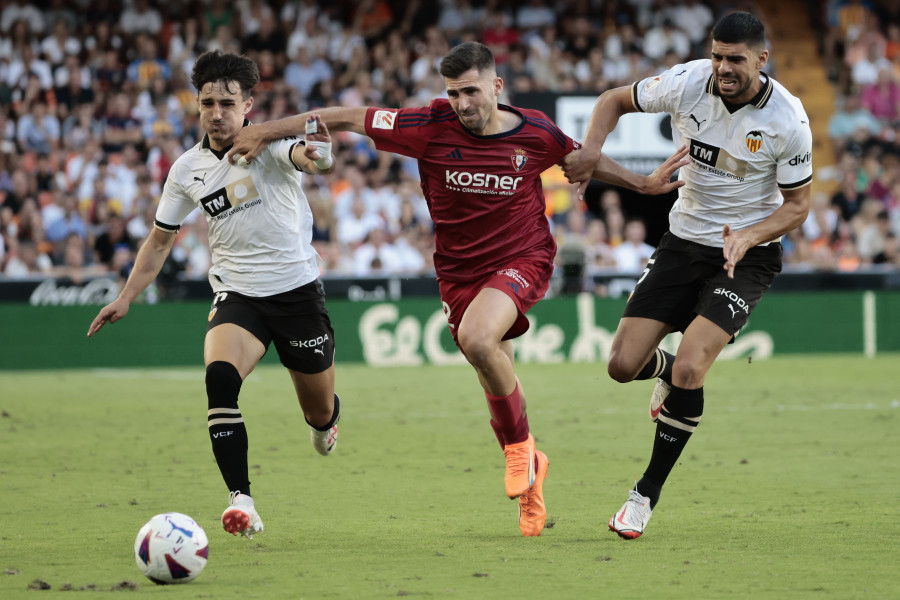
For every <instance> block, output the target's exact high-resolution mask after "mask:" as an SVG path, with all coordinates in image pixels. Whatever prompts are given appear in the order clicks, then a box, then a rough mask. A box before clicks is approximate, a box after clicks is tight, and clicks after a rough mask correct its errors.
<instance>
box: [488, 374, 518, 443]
mask: <svg viewBox="0 0 900 600" xmlns="http://www.w3.org/2000/svg"><path fill="white" fill-rule="evenodd" d="M484 395H485V396H486V397H487V403H488V408H489V409H490V411H491V417H492V418H491V427H493V428H494V433H496V434H497V440H498V441H499V442H500V443H501V445H507V444H518V443H520V442H524V441H525V440H527V439H528V417H526V416H525V415H524V414H522V397H521V396H520V395H519V384H518V383H517V384H516V389H514V390H513V391H512V394H510V395H509V396H493V395H491V394H489V393H487V392H485V393H484Z"/></svg>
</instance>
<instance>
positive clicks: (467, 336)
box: [456, 328, 497, 367]
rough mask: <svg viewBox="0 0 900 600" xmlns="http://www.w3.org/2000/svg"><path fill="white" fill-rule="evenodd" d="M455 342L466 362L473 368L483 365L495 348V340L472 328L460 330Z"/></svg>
mask: <svg viewBox="0 0 900 600" xmlns="http://www.w3.org/2000/svg"><path fill="white" fill-rule="evenodd" d="M456 340H457V341H458V342H459V347H460V348H461V349H462V351H463V353H464V354H465V355H466V358H467V359H468V361H469V362H470V363H472V365H474V366H475V367H478V366H479V365H481V364H485V363H486V362H487V360H488V358H489V356H490V355H491V353H492V352H493V351H494V350H495V349H496V347H497V342H496V340H494V339H492V338H491V337H490V336H489V335H486V334H485V332H484V331H479V330H477V329H472V328H468V329H461V330H460V332H459V334H457V337H456Z"/></svg>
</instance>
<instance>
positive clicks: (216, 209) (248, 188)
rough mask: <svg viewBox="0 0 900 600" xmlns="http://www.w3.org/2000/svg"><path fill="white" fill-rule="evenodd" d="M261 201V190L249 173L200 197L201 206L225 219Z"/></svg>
mask: <svg viewBox="0 0 900 600" xmlns="http://www.w3.org/2000/svg"><path fill="white" fill-rule="evenodd" d="M261 202H262V200H261V199H260V197H259V190H258V189H256V184H255V183H253V178H252V177H250V176H249V175H248V176H247V177H244V178H243V179H239V180H238V181H235V182H232V183H229V184H228V185H226V186H225V187H223V188H219V189H218V190H216V191H215V192H213V193H212V194H210V195H208V196H204V197H203V198H200V206H202V207H203V210H205V211H206V214H208V215H209V216H210V217H213V218H215V219H224V218H225V217H227V216H228V215H231V214H234V213H237V212H240V211H242V210H244V209H245V208H250V207H251V206H256V205H257V204H260V203H261Z"/></svg>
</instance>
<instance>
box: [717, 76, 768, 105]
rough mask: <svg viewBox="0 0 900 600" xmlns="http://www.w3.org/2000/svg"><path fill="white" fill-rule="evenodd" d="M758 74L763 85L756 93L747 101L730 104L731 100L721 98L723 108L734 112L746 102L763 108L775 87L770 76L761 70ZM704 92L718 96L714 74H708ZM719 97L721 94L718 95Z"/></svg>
mask: <svg viewBox="0 0 900 600" xmlns="http://www.w3.org/2000/svg"><path fill="white" fill-rule="evenodd" d="M759 74H760V75H762V76H763V78H764V80H765V81H763V85H762V87H761V88H760V90H759V91H758V92H757V93H756V95H755V96H753V97H752V98H750V100H748V101H747V102H744V103H742V104H732V103H731V102H728V101H726V100H725V99H724V98H722V104H724V105H725V108H727V109H728V112H730V113H734V112H736V111H738V110H739V109H741V108H743V107H745V106H747V105H748V104H749V105H751V106H755V107H756V108H763V107H764V106H765V105H766V103H767V102H768V101H769V98H771V97H772V89H773V88H774V87H775V86H774V84H773V83H772V78H771V77H769V75H768V74H767V73H765V72H763V71H760V72H759ZM706 93H707V94H712V95H713V96H719V86H717V85H716V76H715V74H712V75H710V76H709V79H708V80H707V82H706ZM719 97H720V98H721V96H719Z"/></svg>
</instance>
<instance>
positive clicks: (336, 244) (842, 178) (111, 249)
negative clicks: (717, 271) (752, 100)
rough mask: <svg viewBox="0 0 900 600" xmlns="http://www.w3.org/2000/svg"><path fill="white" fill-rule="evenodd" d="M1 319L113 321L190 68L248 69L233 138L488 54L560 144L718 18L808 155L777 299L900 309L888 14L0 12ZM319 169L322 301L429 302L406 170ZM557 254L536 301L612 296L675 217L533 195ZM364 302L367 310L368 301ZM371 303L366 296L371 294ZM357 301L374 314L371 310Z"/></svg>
mask: <svg viewBox="0 0 900 600" xmlns="http://www.w3.org/2000/svg"><path fill="white" fill-rule="evenodd" d="M0 6H2V10H0V109H2V110H0V299H2V300H5V301H7V302H9V301H13V302H16V301H26V302H27V301H30V302H31V303H32V304H98V303H102V302H105V301H108V300H110V299H112V298H113V297H115V293H116V292H117V289H118V286H119V285H121V283H122V282H123V281H124V278H125V277H127V275H128V273H129V272H130V269H131V267H132V264H133V261H134V258H135V254H136V251H137V249H138V248H139V246H140V244H141V242H142V240H143V238H144V237H145V236H146V235H147V233H148V231H149V228H150V227H151V226H152V221H153V217H154V214H155V210H156V203H157V201H158V198H159V195H160V191H161V188H162V185H163V183H164V182H165V179H166V175H167V173H168V170H169V168H170V167H171V165H172V163H173V161H174V160H175V159H176V158H177V157H178V156H179V155H180V154H181V153H182V152H183V151H184V150H185V149H187V148H190V147H191V146H193V145H194V144H196V143H197V142H198V141H199V139H200V137H201V136H202V132H201V131H200V130H199V124H198V119H197V106H196V100H195V96H196V90H194V89H193V88H192V87H191V84H190V82H189V78H190V76H189V75H190V71H191V68H192V66H193V62H194V60H195V59H196V57H197V56H198V55H199V54H200V53H202V52H204V51H206V50H213V49H221V50H224V51H228V52H236V53H244V54H247V55H248V56H250V57H252V58H253V59H254V60H256V62H257V63H258V64H259V67H260V72H261V81H260V83H259V85H258V86H257V87H256V89H255V91H254V97H255V103H254V108H253V112H252V113H251V115H250V118H251V120H252V121H255V122H261V121H267V120H270V119H277V118H281V117H285V116H289V115H292V114H296V113H299V112H303V111H306V110H310V109H315V108H319V107H326V106H334V105H340V106H366V105H375V106H385V107H402V106H422V105H426V104H427V103H428V102H429V101H430V100H432V99H433V98H436V97H440V96H443V95H444V87H443V81H442V78H441V77H440V75H439V73H438V71H437V65H438V63H439V61H440V59H441V57H442V56H443V55H444V54H445V53H446V52H447V50H448V49H449V48H451V47H452V46H454V45H455V44H458V43H460V42H463V41H468V40H477V41H480V42H483V43H485V44H487V45H488V46H490V47H491V48H492V49H493V51H494V53H495V56H496V59H497V66H498V70H499V74H500V76H502V77H503V78H504V80H505V86H506V87H505V92H504V97H503V98H502V99H501V101H503V102H505V103H510V104H515V105H518V106H523V107H530V108H538V109H541V110H543V111H545V112H546V113H547V114H548V115H549V116H550V117H551V118H553V119H554V120H556V122H557V123H558V124H559V125H560V127H561V128H563V130H564V131H565V132H566V133H567V134H569V135H570V136H572V137H574V138H576V139H581V137H583V133H584V126H585V125H586V122H587V118H588V116H589V114H590V110H591V108H592V106H593V103H594V101H595V100H596V97H597V96H598V95H599V94H600V93H602V92H603V91H605V90H607V89H610V88H612V87H616V86H621V85H628V84H630V83H632V82H633V81H635V80H638V79H641V78H644V77H647V76H651V75H654V74H656V73H659V72H661V71H663V70H665V69H667V68H669V67H671V66H673V65H675V64H679V63H683V62H686V61H689V60H693V59H697V58H705V57H707V56H708V55H709V31H710V28H711V26H712V25H713V24H714V23H715V21H716V20H717V19H718V18H720V17H721V16H723V15H724V14H726V13H727V12H729V11H732V10H746V11H749V12H752V13H754V14H756V15H757V16H759V17H760V18H761V19H762V21H763V22H764V23H765V24H766V27H767V31H768V34H769V38H770V39H769V47H770V50H771V59H770V62H769V66H768V68H767V69H766V71H767V72H768V73H769V74H770V75H772V76H773V77H774V78H776V79H777V80H779V81H781V82H782V83H783V84H784V85H786V86H787V88H788V89H789V90H790V91H791V92H792V93H793V94H795V95H797V96H798V97H800V99H801V100H802V101H803V103H804V106H805V108H806V110H807V112H808V114H809V116H810V122H811V126H812V129H813V135H814V140H815V150H814V154H813V162H814V167H815V174H814V183H813V205H812V210H811V212H810V215H809V219H808V220H807V221H806V223H804V224H803V226H802V227H801V228H798V229H797V230H796V231H794V232H792V233H790V234H789V235H787V236H786V237H785V239H784V244H785V263H786V264H785V275H783V276H782V278H779V280H778V283H777V286H781V287H782V288H785V289H829V288H835V287H837V288H852V289H872V288H874V289H879V288H891V287H896V286H900V282H898V277H897V273H898V272H900V242H898V239H900V238H898V234H900V5H898V3H896V2H889V1H888V0H882V1H880V2H879V1H875V0H830V1H812V0H809V1H805V2H804V1H799V0H798V1H796V2H783V1H781V2H779V1H777V0H764V1H760V2H743V1H740V0H734V1H729V0H665V1H659V0H602V1H601V0H557V1H555V2H552V3H550V2H545V1H543V0H517V1H515V2H513V1H507V0H435V1H428V2H423V1H421V0H359V1H349V0H328V1H324V0H238V1H237V2H232V1H227V0H205V1H204V0H198V1H193V2H179V1H177V0H174V1H166V2H162V1H155V0H132V1H125V2H118V1H116V2H113V1H111V0H46V1H42V2H38V1H28V0H8V1H5V2H0ZM630 117H631V116H630V115H629V118H627V119H623V120H622V122H621V123H620V127H619V128H618V129H617V131H616V132H615V134H614V135H612V136H610V140H609V141H608V143H607V145H606V147H605V150H606V151H607V152H608V153H609V154H610V155H612V156H613V157H615V158H617V159H618V160H620V161H621V162H623V163H624V164H626V165H627V166H629V167H630V168H632V169H635V170H638V171H642V172H650V171H651V170H652V169H653V168H655V166H656V165H658V164H659V162H661V161H662V160H663V159H664V158H665V157H666V156H667V155H668V154H670V153H671V152H672V151H673V147H672V144H671V131H670V128H669V124H668V121H667V117H665V116H660V115H634V119H631V118H630ZM335 154H336V156H337V161H338V162H337V168H336V169H335V170H334V172H333V173H332V174H331V175H328V176H324V177H306V178H305V179H304V181H305V186H306V190H305V191H306V194H307V197H308V198H309V202H310V205H311V206H312V209H313V212H314V214H315V231H314V244H315V246H316V249H317V250H318V253H319V256H320V269H321V271H322V275H323V279H324V280H325V284H326V290H328V291H329V294H338V295H339V296H343V297H345V298H350V299H366V298H374V299H378V296H379V294H380V295H381V297H399V296H401V295H406V296H408V295H419V294H421V295H428V294H434V293H436V285H434V279H433V268H432V260H431V253H432V251H433V240H432V237H433V236H432V224H431V221H430V219H429V217H428V212H427V209H426V206H425V201H424V198H423V197H422V192H421V189H420V187H419V180H418V170H417V166H416V164H415V161H412V160H410V159H405V158H403V157H399V156H395V155H392V154H387V153H380V152H376V151H375V150H374V148H373V146H372V144H371V143H370V142H369V141H368V139H367V138H364V137H361V136H356V135H354V134H349V133H348V134H340V135H339V136H337V143H336V144H335ZM544 191H545V197H546V201H547V210H546V214H547V218H548V219H549V220H550V221H551V223H552V228H553V231H554V233H555V235H556V238H557V242H558V245H559V253H558V256H557V272H556V275H555V277H554V285H553V287H552V290H551V294H553V295H567V294H573V293H579V292H587V293H590V294H593V295H596V296H600V297H621V296H622V295H627V293H628V292H629V291H630V289H631V287H633V284H634V281H635V279H636V277H637V275H638V274H639V273H640V271H641V270H642V269H643V266H644V264H645V263H646V260H647V258H648V257H649V256H650V253H652V251H653V246H654V245H655V244H656V243H657V241H658V240H659V237H660V236H661V235H662V233H663V232H664V231H665V230H666V227H667V212H668V209H669V207H670V206H671V204H672V202H673V201H674V196H665V197H649V198H648V197H640V196H637V195H635V194H632V193H630V192H628V191H626V190H622V189H619V188H616V187H612V186H608V185H604V184H601V183H600V182H594V183H592V184H591V186H590V188H589V190H588V194H587V197H586V199H585V201H584V202H579V201H577V200H576V199H575V197H574V193H573V192H574V189H573V188H572V186H569V185H568V184H567V182H566V181H565V178H564V177H563V175H562V173H561V171H559V169H552V170H549V171H547V172H546V173H545V174H544ZM209 266H210V257H209V250H208V245H207V230H206V222H205V219H204V218H202V216H200V215H199V214H198V213H197V212H195V213H194V214H193V215H192V216H191V217H190V218H189V219H188V222H187V223H186V226H185V227H183V228H182V230H181V232H180V233H179V237H178V241H177V244H176V246H175V249H174V251H173V253H172V255H171V258H170V260H169V261H168V262H167V264H166V266H165V268H164V270H163V272H162V273H161V275H160V278H159V279H158V281H157V284H156V285H154V286H153V287H151V288H150V289H148V291H147V292H146V293H145V295H144V297H143V300H144V301H146V302H149V303H154V302H157V301H159V300H161V299H183V298H198V299H208V298H209V287H208V284H207V282H206V272H207V269H208V268H209ZM373 280H376V281H380V282H382V283H380V284H379V285H377V286H374V285H370V284H369V283H367V282H370V281H373ZM379 290H380V291H379ZM373 294H374V296H373Z"/></svg>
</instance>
